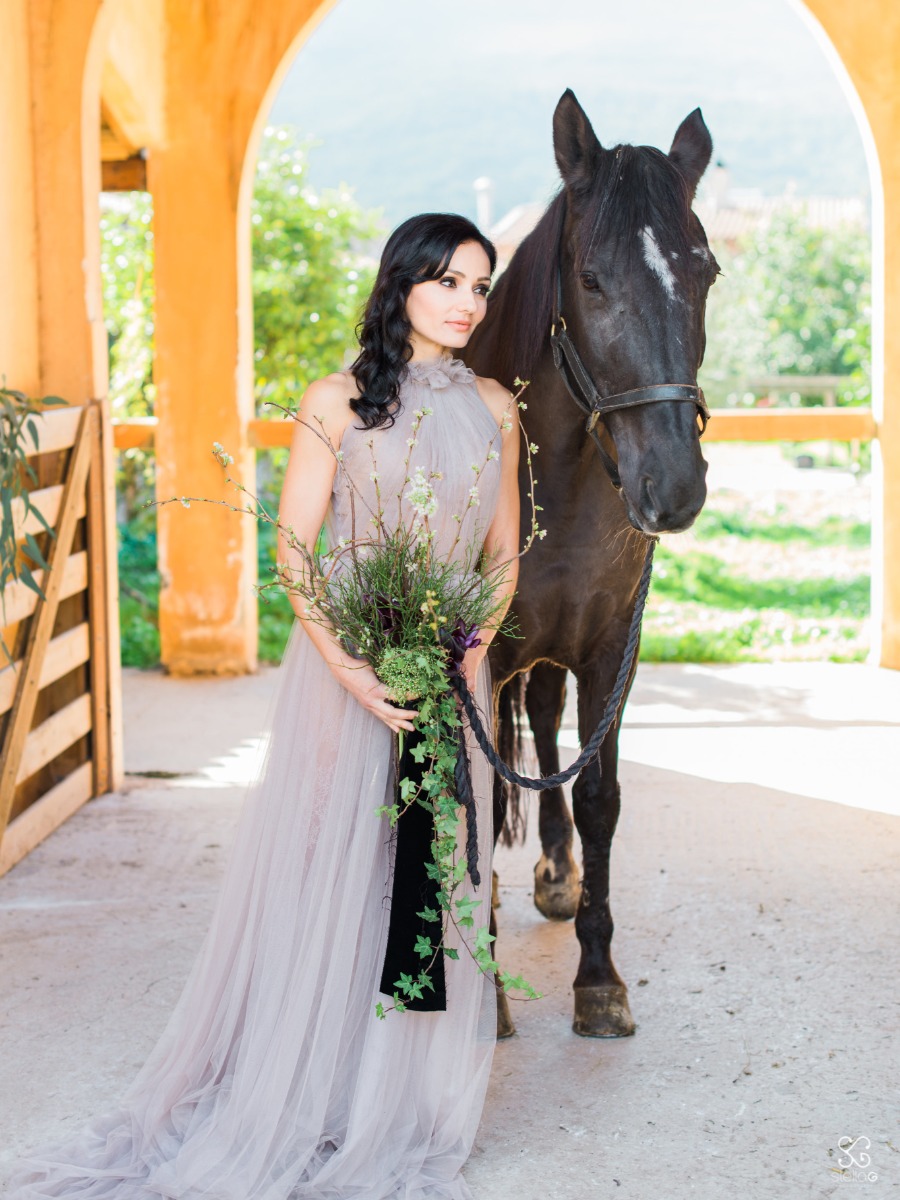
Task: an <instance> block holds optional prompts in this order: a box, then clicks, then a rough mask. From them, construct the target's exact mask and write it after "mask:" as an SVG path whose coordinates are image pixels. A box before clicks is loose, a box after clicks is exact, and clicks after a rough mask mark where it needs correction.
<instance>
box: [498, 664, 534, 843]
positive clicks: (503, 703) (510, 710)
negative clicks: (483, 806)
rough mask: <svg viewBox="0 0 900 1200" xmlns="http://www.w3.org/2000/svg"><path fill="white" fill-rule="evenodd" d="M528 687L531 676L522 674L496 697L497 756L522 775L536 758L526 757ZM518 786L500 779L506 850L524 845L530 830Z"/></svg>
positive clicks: (502, 687)
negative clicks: (526, 688)
mask: <svg viewBox="0 0 900 1200" xmlns="http://www.w3.org/2000/svg"><path fill="white" fill-rule="evenodd" d="M527 683H528V672H527V671H523V672H520V674H518V675H513V677H512V678H511V679H508V680H507V681H506V683H504V684H502V685H501V687H500V691H499V695H498V697H497V708H496V714H495V732H496V744H497V753H498V754H499V755H500V757H501V758H502V760H503V761H504V762H505V763H507V764H508V765H509V766H510V767H512V768H513V770H514V771H518V773H519V774H520V775H527V774H528V773H529V768H530V766H531V761H530V760H532V759H533V758H534V754H533V753H530V754H526V744H525V739H524V738H523V731H524V729H525V727H526V724H527V722H528V716H527V714H526V711H525V687H526V684H527ZM522 791H523V789H522V788H521V787H519V785H518V784H516V783H509V782H507V780H505V779H503V778H502V777H501V779H500V800H501V805H502V810H503V812H504V813H505V814H506V816H505V820H504V822H503V828H502V830H501V831H500V840H501V842H502V843H503V845H504V846H512V845H514V844H515V842H516V840H518V841H520V842H524V841H525V832H526V829H527V827H528V804H527V799H528V796H527V793H526V795H524V796H523V794H522Z"/></svg>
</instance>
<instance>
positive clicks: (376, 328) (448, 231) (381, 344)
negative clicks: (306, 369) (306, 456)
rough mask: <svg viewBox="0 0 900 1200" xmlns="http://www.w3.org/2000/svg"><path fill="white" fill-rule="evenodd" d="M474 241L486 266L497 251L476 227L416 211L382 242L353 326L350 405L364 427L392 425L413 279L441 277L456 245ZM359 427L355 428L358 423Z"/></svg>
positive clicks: (407, 351)
mask: <svg viewBox="0 0 900 1200" xmlns="http://www.w3.org/2000/svg"><path fill="white" fill-rule="evenodd" d="M463 242H478V244H479V245H480V246H482V247H483V248H484V251H485V253H486V254H487V256H488V259H489V260H490V264H491V274H493V272H494V268H495V267H496V265H497V251H496V250H495V248H494V245H493V243H492V242H490V241H489V240H488V239H487V238H486V237H485V236H484V234H483V233H482V232H481V230H480V229H478V227H477V226H476V225H473V224H472V222H471V221H470V220H468V218H466V217H461V216H458V215H457V214H456V213H421V214H420V215H419V216H417V217H410V218H409V220H407V221H404V222H403V224H402V225H398V226H397V228H396V229H395V230H394V232H393V233H392V234H391V236H390V237H389V238H388V240H387V244H386V245H385V247H384V250H383V252H382V255H381V262H380V263H379V266H378V274H377V275H376V277H375V283H374V284H373V286H372V291H371V294H370V295H369V299H368V301H367V302H366V307H365V309H364V311H363V316H362V320H361V321H360V323H359V325H358V326H357V328H356V336H357V338H358V340H359V344H360V352H359V355H358V356H357V358H356V359H355V361H354V362H353V363H352V364H351V366H350V370H351V372H352V373H353V375H354V377H355V379H356V382H357V384H358V386H359V390H360V396H359V397H358V398H356V397H354V398H353V399H352V400H351V401H350V407H351V408H352V409H353V411H354V412H355V413H356V414H357V416H359V417H360V418H361V420H362V422H363V425H362V427H363V428H364V429H374V428H376V427H377V426H379V425H388V424H389V425H393V423H394V420H395V415H396V412H397V406H398V404H399V398H400V381H401V379H402V378H403V372H404V369H405V367H406V364H407V362H408V361H409V359H410V358H411V357H412V346H411V344H410V341H409V335H410V333H411V332H412V326H411V325H410V323H409V320H408V319H407V316H406V300H407V297H408V296H409V293H410V289H411V288H412V287H413V285H414V284H416V283H425V282H426V280H429V279H440V277H441V276H442V275H443V273H444V272H445V271H446V269H447V266H448V264H449V262H450V259H451V258H452V257H453V254H454V252H455V250H456V248H457V246H459V245H461V244H462V243H463ZM357 428H358V426H357Z"/></svg>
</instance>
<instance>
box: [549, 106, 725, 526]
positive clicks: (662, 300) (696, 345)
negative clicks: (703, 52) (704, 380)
mask: <svg viewBox="0 0 900 1200" xmlns="http://www.w3.org/2000/svg"><path fill="white" fill-rule="evenodd" d="M553 145H554V150H555V153H556V161H557V163H558V165H559V170H560V173H561V175H562V178H563V183H564V190H563V193H562V194H561V196H560V197H559V203H560V205H561V211H560V213H559V219H560V235H561V236H560V249H561V268H562V274H561V280H562V309H561V311H562V312H563V313H564V315H565V322H566V328H567V332H568V335H569V337H570V339H571V344H572V345H574V346H575V347H577V352H578V354H579V355H580V357H581V359H582V360H583V363H584V366H585V367H586V368H587V371H588V373H589V375H590V376H591V378H592V380H593V383H594V385H595V387H596V390H597V392H598V393H599V394H600V395H601V396H604V397H610V396H618V395H621V394H622V393H626V392H628V393H630V392H632V391H633V390H634V389H646V388H647V387H648V385H651V387H650V390H649V391H643V390H641V391H639V392H637V393H636V395H635V396H634V397H633V399H638V398H640V397H643V400H642V402H641V403H639V404H638V405H637V406H635V407H630V406H626V407H623V408H620V409H618V410H613V411H608V412H605V413H604V414H603V416H602V419H601V422H600V424H599V425H598V426H597V432H598V433H599V434H600V436H601V439H602V441H603V443H604V444H605V446H606V449H607V453H608V454H609V457H610V459H613V458H614V459H616V460H617V464H618V473H619V476H620V478H621V484H622V496H623V499H624V502H625V505H626V509H627V513H628V518H629V520H630V521H631V523H632V524H633V525H634V526H635V527H636V528H638V529H642V530H643V531H644V532H646V533H662V532H666V531H670V532H674V531H677V530H681V529H686V528H687V527H688V526H689V525H690V524H691V523H692V522H693V520H694V518H695V517H696V516H697V514H698V513H699V512H700V509H701V508H702V507H703V503H704V500H705V499H706V463H705V462H704V460H703V457H702V455H701V453H700V443H699V429H698V420H697V419H698V410H697V406H696V405H695V404H694V403H692V402H691V401H690V399H680V400H679V399H657V397H658V396H660V395H663V396H664V395H666V394H667V393H666V392H665V391H664V389H660V388H657V389H656V390H655V391H654V390H653V387H652V385H660V384H686V385H693V386H696V382H697V370H698V368H699V367H700V364H701V362H702V361H703V352H704V349H705V344H706V335H705V330H704V314H705V307H706V295H707V292H708V291H709V288H710V285H711V284H712V282H713V280H714V279H715V276H716V274H717V273H718V266H717V264H716V260H715V258H714V257H713V255H712V252H711V251H710V249H709V246H708V244H707V241H706V235H705V234H704V232H703V227H702V225H701V224H700V222H699V221H698V219H697V217H696V216H695V215H694V213H693V212H692V210H691V203H692V200H693V197H694V192H695V190H696V187H697V183H698V181H699V179H700V177H701V176H702V174H703V172H704V171H705V170H706V167H707V165H708V163H709V159H710V155H711V153H712V140H711V138H710V136H709V131H708V130H707V128H706V125H705V123H704V121H703V117H702V116H701V114H700V110H699V108H698V109H695V110H694V111H693V112H692V113H691V114H690V116H688V117H686V118H685V120H684V121H683V122H682V123H681V125H680V126H679V128H678V131H677V132H676V134H675V138H674V141H673V142H672V146H671V149H670V150H669V153H668V154H663V153H662V152H661V151H660V150H657V149H654V148H653V147H651V146H615V147H613V148H612V149H609V150H607V149H604V147H603V146H601V144H600V142H599V141H598V139H597V136H596V134H595V133H594V131H593V129H592V128H591V124H590V121H589V120H588V118H587V116H586V115H585V113H584V111H583V110H582V108H581V106H580V105H579V103H578V101H577V100H576V99H575V96H574V95H573V94H572V92H571V91H566V93H565V94H564V95H563V97H562V99H561V100H560V102H559V104H558V105H557V108H556V112H555V113H554V117H553ZM685 392H686V394H687V395H690V392H689V391H688V389H685ZM672 394H675V395H677V391H676V392H675V393H669V395H672ZM650 399H652V401H653V402H651V403H647V400H650Z"/></svg>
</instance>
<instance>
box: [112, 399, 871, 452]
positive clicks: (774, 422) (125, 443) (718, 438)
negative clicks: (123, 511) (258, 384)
mask: <svg viewBox="0 0 900 1200" xmlns="http://www.w3.org/2000/svg"><path fill="white" fill-rule="evenodd" d="M156 424H157V419H156V417H136V418H128V419H127V420H123V421H113V441H114V444H115V448H116V449H117V450H130V449H132V448H133V447H136V446H140V447H141V448H143V449H150V448H151V447H152V446H153V444H154V441H155V436H154V435H155V431H156ZM293 431H294V422H293V421H291V420H289V419H287V418H284V419H282V420H278V421H265V420H262V419H260V418H259V417H256V418H255V419H254V420H252V421H249V422H248V423H247V441H248V443H249V445H250V446H251V447H252V448H253V449H254V450H272V449H274V448H275V447H278V446H285V447H287V446H290V444H291V436H292V434H293ZM877 436H878V426H877V425H876V423H875V420H874V418H873V416H872V410H871V409H870V408H822V407H818V406H817V407H815V408H740V409H735V408H714V409H713V410H712V416H711V418H710V422H709V427H708V429H707V431H706V433H705V434H704V435H703V439H704V441H707V442H819V441H834V442H852V441H857V440H858V441H861V442H870V441H872V440H873V439H874V438H876V437H877ZM225 449H226V450H228V447H227V446H226V447H225ZM210 453H212V449H211V448H210Z"/></svg>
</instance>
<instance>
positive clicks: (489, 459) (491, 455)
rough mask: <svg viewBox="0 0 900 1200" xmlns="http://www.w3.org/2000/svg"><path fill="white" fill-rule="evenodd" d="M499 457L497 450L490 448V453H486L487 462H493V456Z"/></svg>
mask: <svg viewBox="0 0 900 1200" xmlns="http://www.w3.org/2000/svg"><path fill="white" fill-rule="evenodd" d="M499 457H500V455H499V454H498V453H497V451H496V450H492V451H491V452H490V454H489V455H488V462H493V461H494V459H495V458H499Z"/></svg>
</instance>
